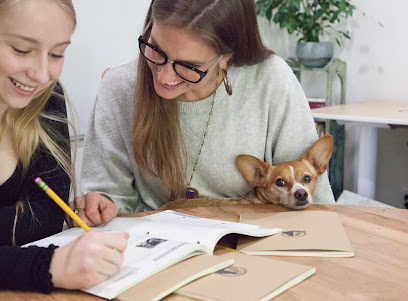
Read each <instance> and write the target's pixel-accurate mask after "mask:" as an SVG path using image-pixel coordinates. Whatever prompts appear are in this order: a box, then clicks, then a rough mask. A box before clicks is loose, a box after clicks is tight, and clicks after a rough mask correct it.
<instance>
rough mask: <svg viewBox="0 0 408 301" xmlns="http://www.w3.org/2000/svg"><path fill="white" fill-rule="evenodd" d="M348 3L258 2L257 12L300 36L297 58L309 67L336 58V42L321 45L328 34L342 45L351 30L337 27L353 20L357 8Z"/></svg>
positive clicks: (343, 0)
mask: <svg viewBox="0 0 408 301" xmlns="http://www.w3.org/2000/svg"><path fill="white" fill-rule="evenodd" d="M350 2H351V1H347V0H256V12H257V14H258V15H260V16H265V17H266V18H267V19H268V20H269V21H271V20H272V21H273V22H274V23H276V24H279V26H280V28H286V29H287V31H288V33H289V34H296V36H299V40H298V44H297V47H296V56H297V58H298V60H299V62H300V63H302V64H303V65H304V66H306V67H311V68H319V67H323V66H325V65H326V64H327V63H328V62H329V61H330V60H331V58H332V57H333V43H331V42H321V41H320V38H321V37H322V36H324V35H330V36H333V35H334V38H335V40H336V42H337V44H338V45H339V46H342V45H343V38H346V39H350V35H349V32H348V31H344V30H341V29H338V28H337V27H336V25H338V24H339V23H341V22H342V21H344V20H345V19H347V18H348V17H351V16H352V15H353V11H354V10H355V8H356V7H355V6H354V5H353V4H351V3H350Z"/></svg>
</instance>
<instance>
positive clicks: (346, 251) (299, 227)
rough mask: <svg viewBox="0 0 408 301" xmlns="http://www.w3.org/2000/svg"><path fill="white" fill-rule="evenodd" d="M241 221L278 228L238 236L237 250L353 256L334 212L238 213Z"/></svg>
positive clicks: (254, 252)
mask: <svg viewBox="0 0 408 301" xmlns="http://www.w3.org/2000/svg"><path fill="white" fill-rule="evenodd" d="M240 222H241V223H247V224H253V225H258V226H264V227H272V226H273V227H279V228H282V229H283V231H282V232H281V233H278V234H276V235H273V236H270V237H267V238H261V239H251V238H249V237H243V236H240V237H239V238H238V244H237V250H238V251H239V252H241V253H246V254H251V255H279V256H316V257H353V256H354V251H353V248H352V247H351V244H350V242H349V240H348V237H347V235H346V232H345V231H344V228H343V225H342V223H341V221H340V218H339V216H338V214H337V213H335V212H329V211H315V210H313V211H307V210H306V211H292V212H276V213H248V214H241V218H240Z"/></svg>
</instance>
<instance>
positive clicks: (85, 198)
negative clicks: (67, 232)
mask: <svg viewBox="0 0 408 301" xmlns="http://www.w3.org/2000/svg"><path fill="white" fill-rule="evenodd" d="M69 207H70V208H71V209H72V210H74V211H75V209H77V210H76V211H77V212H76V213H77V215H78V216H79V217H80V218H81V219H82V220H83V221H84V223H86V224H87V225H88V226H90V227H94V226H97V225H100V224H103V223H107V222H110V221H111V220H112V219H113V218H114V217H115V216H116V214H117V213H118V208H117V207H116V205H115V203H113V202H112V201H111V200H110V199H108V198H106V197H104V196H102V195H100V194H99V193H96V192H88V193H87V194H86V195H81V196H78V197H76V198H75V200H73V201H72V202H70V203H69ZM66 221H67V224H68V226H69V227H70V228H72V227H78V225H77V224H76V223H75V222H74V221H73V220H72V219H71V218H70V217H69V216H67V217H66Z"/></svg>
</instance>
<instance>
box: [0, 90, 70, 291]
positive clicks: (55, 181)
mask: <svg viewBox="0 0 408 301" xmlns="http://www.w3.org/2000/svg"><path fill="white" fill-rule="evenodd" d="M54 92H55V93H53V95H51V97H50V98H49V100H48V101H47V104H46V105H45V107H44V110H43V112H45V113H47V114H51V115H58V116H63V117H66V116H67V110H66V104H65V99H64V97H63V91H62V88H61V86H59V85H58V84H57V85H56V86H55V88H54ZM56 94H58V95H56ZM46 123H47V125H48V126H50V127H52V128H53V129H54V130H56V131H57V132H58V133H59V134H60V135H61V140H59V141H58V144H59V145H60V146H61V147H62V148H63V149H64V151H66V152H67V154H70V147H69V132H68V125H66V124H65V123H61V122H57V121H51V120H48V119H47V120H46ZM0 160H1V158H0ZM37 177H41V178H42V179H43V180H44V181H45V183H47V185H48V186H50V187H51V188H52V189H53V190H54V191H55V193H56V194H58V195H59V196H60V197H61V199H63V200H64V201H65V202H68V198H69V189H70V179H69V177H68V175H67V174H66V173H65V172H64V171H63V169H62V168H61V167H60V166H59V165H58V163H57V161H56V160H55V158H54V157H53V156H52V155H51V154H50V152H49V151H48V150H47V149H46V148H45V147H44V145H42V144H40V146H39V147H38V148H37V150H36V151H35V153H34V155H33V157H32V160H31V164H30V166H29V168H28V171H27V173H25V174H23V171H22V165H21V164H20V163H19V164H18V165H17V167H16V169H15V171H14V173H13V175H12V176H11V177H10V178H9V179H8V180H7V181H6V182H5V183H3V184H2V185H0V288H6V289H18V290H36V291H42V292H50V291H52V290H53V289H54V287H53V285H52V282H51V274H50V273H49V267H50V262H51V257H52V255H53V252H54V249H55V247H54V246H52V245H51V246H49V247H48V248H41V247H29V248H21V247H19V246H21V245H23V244H26V243H29V242H32V241H35V240H38V239H41V238H44V237H47V236H50V235H53V234H55V233H58V232H60V231H61V230H62V226H63V222H64V217H65V213H64V211H63V210H62V209H61V208H60V207H59V206H58V205H57V204H56V203H55V202H54V201H53V200H51V199H50V198H49V197H48V195H47V194H45V193H44V192H43V191H42V190H41V189H40V188H39V187H38V185H37V184H36V183H35V182H34V180H35V179H36V178H37ZM19 200H21V201H23V202H26V200H28V201H29V205H30V206H24V211H23V212H20V213H19V215H18V219H17V225H16V230H15V239H16V245H17V247H12V246H11V245H12V238H13V225H14V219H15V215H16V203H17V201H19ZM26 204H27V203H26Z"/></svg>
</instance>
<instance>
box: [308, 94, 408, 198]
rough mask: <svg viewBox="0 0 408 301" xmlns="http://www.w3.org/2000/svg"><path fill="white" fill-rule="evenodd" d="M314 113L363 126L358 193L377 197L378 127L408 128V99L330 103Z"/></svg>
mask: <svg viewBox="0 0 408 301" xmlns="http://www.w3.org/2000/svg"><path fill="white" fill-rule="evenodd" d="M312 115H313V117H314V118H316V119H331V120H336V121H337V122H338V123H340V124H344V123H353V124H355V125H357V126H359V127H360V143H359V151H358V152H359V160H358V179H357V193H358V194H360V195H364V196H366V197H368V198H371V199H374V198H375V180H376V179H375V177H376V163H377V128H395V127H407V128H408V101H406V102H403V101H365V102H360V103H354V104H344V105H337V106H329V107H324V108H318V109H313V110H312ZM334 143H336V141H335V142H334Z"/></svg>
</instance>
